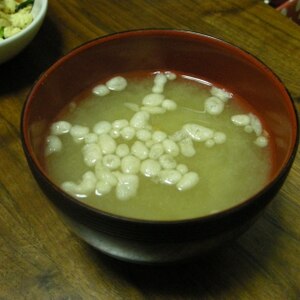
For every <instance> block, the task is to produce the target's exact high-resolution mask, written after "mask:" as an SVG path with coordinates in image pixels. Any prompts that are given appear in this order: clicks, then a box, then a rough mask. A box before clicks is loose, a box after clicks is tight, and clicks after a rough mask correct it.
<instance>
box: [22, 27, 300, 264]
mask: <svg viewBox="0 0 300 300" xmlns="http://www.w3.org/2000/svg"><path fill="white" fill-rule="evenodd" d="M157 70H170V71H175V72H180V73H186V74H192V75H193V76H194V77H199V78H202V79H205V80H207V81H209V82H217V83H218V84H220V85H221V86H223V87H224V88H227V89H228V90H230V91H232V92H233V93H237V94H238V95H240V96H241V97H243V98H244V99H247V100H248V101H249V103H250V104H251V105H252V106H253V107H254V108H255V109H256V110H257V111H258V112H259V113H260V115H261V116H262V117H263V118H264V121H265V122H266V124H267V125H268V128H270V130H271V134H272V135H273V137H274V144H275V145H274V155H273V156H274V159H273V171H272V174H271V176H270V180H269V182H268V184H267V185H266V186H265V187H264V188H263V189H262V190H261V191H260V192H259V193H257V194H255V195H253V196H252V197H251V198H249V199H245V200H244V201H243V202H242V203H241V204H239V205H236V206H235V207H232V208H230V209H227V210H225V211H222V212H219V213H215V214H213V215H209V216H206V217H199V218H194V219H188V220H180V221H145V220H138V219H131V218H125V217H122V216H117V215H113V214H109V213H106V212H103V211H100V210H98V209H95V208H92V207H89V206H87V205H85V204H84V203H82V202H80V201H79V200H77V199H75V198H72V197H71V196H69V195H68V194H66V193H65V192H64V191H62V190H61V189H60V188H59V187H58V186H56V185H55V184H54V183H53V182H52V181H51V178H49V177H48V175H47V172H46V170H45V168H44V167H43V159H44V158H43V155H41V148H43V143H44V139H45V134H46V130H47V128H48V126H49V124H51V122H52V120H53V119H54V118H55V116H56V115H57V114H58V113H59V112H60V111H61V109H62V108H63V107H64V106H65V105H66V104H68V103H70V102H71V101H72V100H73V99H74V97H76V96H77V95H78V94H80V93H81V92H82V91H84V90H85V89H87V88H88V87H90V86H92V85H93V84H95V83H97V82H99V81H100V80H101V79H102V78H110V77H113V76H115V75H117V74H124V73H127V72H132V71H149V72H153V71H157ZM21 136H22V142H23V148H24V152H25V155H26V158H27V160H28V164H29V167H30V169H31V171H32V173H33V175H34V177H35V179H36V181H37V183H38V184H39V186H40V188H41V189H42V190H43V192H44V193H45V195H46V196H47V197H48V198H49V199H50V201H51V202H52V203H53V204H54V205H55V207H56V208H57V210H58V212H59V213H60V214H61V215H62V216H63V218H64V219H65V221H66V222H67V223H68V224H69V225H70V227H71V229H72V230H73V231H74V232H75V233H77V234H78V235H79V236H80V237H81V238H82V239H84V240H85V241H86V242H88V243H89V244H90V245H92V246H94V247H95V248H97V249H99V250H100V251H102V252H103V253H106V254H108V255H111V256H113V257H115V258H118V259H122V260H126V261H131V262H138V263H147V264H154V263H169V262H177V261H182V260H185V259H190V258H192V257H195V256H199V255H201V254H203V253H207V252H209V251H211V250H212V249H215V248H217V247H218V246H220V245H222V244H223V243H225V242H227V241H230V240H232V239H233V238H235V237H237V236H238V235H240V234H241V233H242V232H243V231H245V230H246V229H247V228H248V227H249V226H250V225H251V224H252V223H253V222H254V220H255V219H256V218H257V217H258V215H259V214H260V213H261V212H262V211H263V209H264V207H265V206H266V205H267V204H268V203H269V202H270V201H271V200H272V198H273V197H274V196H275V195H276V193H277V192H278V190H279V189H280V187H281V186H282V184H283V183H284V180H285V178H286V176H287V174H288V172H289V170H290V168H291V165H292V162H293V160H294V157H295V153H296V150H297V145H298V121H297V115H296V112H295V108H294V105H293V102H292V100H291V98H290V96H289V94H288V93H287V91H286V89H285V88H284V86H283V84H282V83H281V82H280V81H279V80H278V78H277V77H276V76H275V75H274V74H273V72H272V71H270V69H268V68H267V67H266V66H265V65H264V64H262V63H261V62H260V61H258V60H257V59H255V58H254V57H253V56H251V55H250V54H248V53H246V52H244V51H242V50H241V49H239V48H237V47H235V46H232V45H230V44H228V43H226V42H224V41H221V40H218V39H216V38H214V37H210V36H207V35H203V34H199V33H194V32H189V31H179V30H136V31H129V32H123V33H116V34H112V35H109V36H105V37H101V38H99V39H96V40H93V41H91V42H88V43H86V44H84V45H82V46H80V47H78V48H76V49H74V50H73V51H71V52H70V53H69V54H67V55H65V56H64V57H62V58H61V59H59V60H58V61H57V62H56V63H54V64H53V65H52V66H51V67H50V68H49V69H48V70H47V71H46V72H45V73H44V74H43V75H42V76H41V77H40V78H39V79H38V80H37V82H36V83H35V84H34V86H33V88H32V90H31V92H30V93H29V95H28V98H27V101H26V103H25V105H24V109H23V113H22V122H21Z"/></svg>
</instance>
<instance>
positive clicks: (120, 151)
mask: <svg viewBox="0 0 300 300" xmlns="http://www.w3.org/2000/svg"><path fill="white" fill-rule="evenodd" d="M129 152H130V149H129V147H128V145H127V144H119V145H118V146H117V148H116V154H117V155H118V156H119V157H124V156H126V155H128V154H129Z"/></svg>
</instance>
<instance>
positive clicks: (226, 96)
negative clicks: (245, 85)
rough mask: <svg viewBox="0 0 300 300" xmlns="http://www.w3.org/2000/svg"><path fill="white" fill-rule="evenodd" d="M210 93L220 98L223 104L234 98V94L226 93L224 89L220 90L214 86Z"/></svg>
mask: <svg viewBox="0 0 300 300" xmlns="http://www.w3.org/2000/svg"><path fill="white" fill-rule="evenodd" d="M210 93H211V94H212V96H215V97H218V98H219V99H220V100H222V101H223V102H226V101H228V99H230V98H232V93H229V92H227V91H225V90H224V89H219V88H217V87H215V86H212V88H211V89H210Z"/></svg>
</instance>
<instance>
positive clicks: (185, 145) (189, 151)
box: [179, 138, 196, 157]
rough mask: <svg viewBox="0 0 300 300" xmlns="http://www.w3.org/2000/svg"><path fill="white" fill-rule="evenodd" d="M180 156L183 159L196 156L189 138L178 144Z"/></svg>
mask: <svg viewBox="0 0 300 300" xmlns="http://www.w3.org/2000/svg"><path fill="white" fill-rule="evenodd" d="M179 147H180V151H181V154H182V155H183V156H185V157H192V156H194V155H195V154H196V150H195V148H194V144H193V141H192V139H191V138H184V139H183V140H181V141H180V142H179Z"/></svg>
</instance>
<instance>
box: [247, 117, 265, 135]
mask: <svg viewBox="0 0 300 300" xmlns="http://www.w3.org/2000/svg"><path fill="white" fill-rule="evenodd" d="M249 117H250V124H251V126H252V128H253V131H254V132H255V134H256V135H257V136H259V135H261V134H262V131H263V128H262V125H261V122H260V120H259V118H258V117H256V116H255V115H253V114H251V113H250V114H249Z"/></svg>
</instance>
